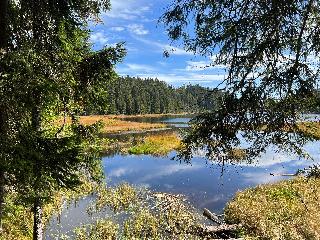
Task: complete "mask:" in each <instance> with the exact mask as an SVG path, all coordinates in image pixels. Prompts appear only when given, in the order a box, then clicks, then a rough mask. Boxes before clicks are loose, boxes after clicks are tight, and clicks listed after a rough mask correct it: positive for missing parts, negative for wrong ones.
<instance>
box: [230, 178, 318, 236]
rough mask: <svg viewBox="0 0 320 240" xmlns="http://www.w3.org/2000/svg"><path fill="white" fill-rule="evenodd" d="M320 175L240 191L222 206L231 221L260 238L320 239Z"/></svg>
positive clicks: (246, 233)
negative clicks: (224, 207)
mask: <svg viewBox="0 0 320 240" xmlns="http://www.w3.org/2000/svg"><path fill="white" fill-rule="evenodd" d="M319 200H320V179H317V178H304V177H297V178H295V179H292V180H287V181H281V182H279V183H275V184H267V185H262V186H258V187H256V188H252V189H247V190H245V191H243V192H239V193H238V194H237V195H236V197H235V199H234V200H232V201H231V202H230V203H228V205H227V206H226V209H225V217H226V219H227V221H229V222H230V223H241V224H242V225H243V226H244V231H245V235H247V236H250V237H259V239H283V240H285V239H286V240H287V239H296V240H298V239H320V221H319V219H320V201H319Z"/></svg>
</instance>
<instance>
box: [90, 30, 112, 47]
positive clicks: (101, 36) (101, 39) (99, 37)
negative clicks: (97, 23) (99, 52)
mask: <svg viewBox="0 0 320 240" xmlns="http://www.w3.org/2000/svg"><path fill="white" fill-rule="evenodd" d="M108 40H109V39H108V38H107V36H106V34H105V33H104V32H96V33H92V34H91V36H90V41H91V42H92V43H93V44H100V45H105V44H106V43H107V42H108Z"/></svg>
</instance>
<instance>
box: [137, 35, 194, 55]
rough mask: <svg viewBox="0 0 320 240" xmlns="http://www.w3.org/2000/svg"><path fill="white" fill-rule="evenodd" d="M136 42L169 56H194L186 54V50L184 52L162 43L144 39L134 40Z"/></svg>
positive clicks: (189, 53)
mask: <svg viewBox="0 0 320 240" xmlns="http://www.w3.org/2000/svg"><path fill="white" fill-rule="evenodd" d="M136 40H138V41H140V42H143V43H145V44H148V45H150V46H153V47H155V48H156V51H157V52H163V51H167V52H169V53H170V54H171V55H178V56H183V55H194V54H193V53H192V52H187V51H186V50H184V49H182V48H179V47H174V46H171V45H169V44H164V43H161V42H157V41H151V40H148V39H144V38H136Z"/></svg>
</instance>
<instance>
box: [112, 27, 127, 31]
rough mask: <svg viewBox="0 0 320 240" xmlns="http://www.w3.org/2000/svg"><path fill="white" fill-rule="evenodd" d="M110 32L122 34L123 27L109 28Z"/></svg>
mask: <svg viewBox="0 0 320 240" xmlns="http://www.w3.org/2000/svg"><path fill="white" fill-rule="evenodd" d="M110 30H111V31H115V32H122V31H124V30H125V28H124V27H111V28H110Z"/></svg>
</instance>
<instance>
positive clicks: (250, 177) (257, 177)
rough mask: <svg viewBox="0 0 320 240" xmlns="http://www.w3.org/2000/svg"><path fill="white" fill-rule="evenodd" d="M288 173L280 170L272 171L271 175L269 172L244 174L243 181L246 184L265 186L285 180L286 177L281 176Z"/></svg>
mask: <svg viewBox="0 0 320 240" xmlns="http://www.w3.org/2000/svg"><path fill="white" fill-rule="evenodd" d="M270 173H272V174H274V175H275V176H272V175H270ZM285 173H287V172H286V170H285V169H278V170H272V171H270V172H269V173H268V172H248V173H242V174H241V175H242V177H243V181H245V182H246V183H250V184H254V185H258V184H264V183H272V182H276V181H279V180H282V179H285V177H283V176H280V175H281V174H285Z"/></svg>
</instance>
